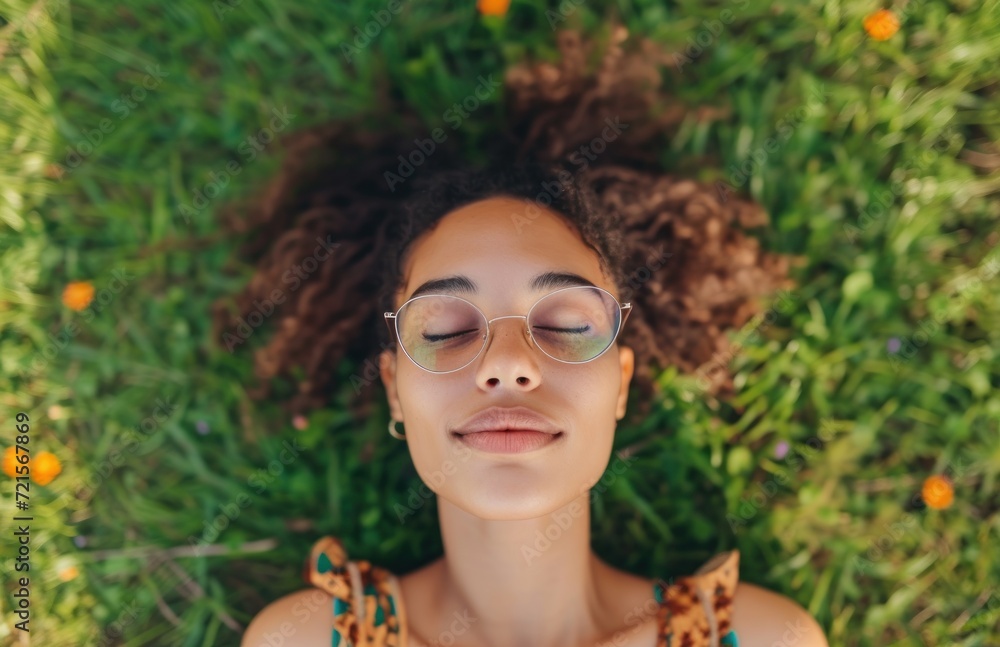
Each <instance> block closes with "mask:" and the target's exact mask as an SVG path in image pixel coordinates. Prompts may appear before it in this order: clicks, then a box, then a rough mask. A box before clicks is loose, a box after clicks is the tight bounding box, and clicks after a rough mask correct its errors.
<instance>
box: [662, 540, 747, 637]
mask: <svg viewBox="0 0 1000 647" xmlns="http://www.w3.org/2000/svg"><path fill="white" fill-rule="evenodd" d="M739 566H740V553H739V551H737V550H731V551H729V552H725V553H719V554H718V555H716V556H714V557H713V558H712V559H710V560H708V561H707V562H705V564H704V565H703V566H702V567H701V568H699V569H698V570H697V571H696V572H695V573H694V575H688V576H685V577H682V578H680V579H678V580H677V581H676V582H674V583H673V584H668V583H664V582H663V580H660V581H658V582H657V583H656V586H655V587H654V592H655V595H656V601H657V602H659V603H660V613H659V615H658V617H659V626H660V629H659V634H660V635H659V638H658V640H657V647H674V646H677V645H688V646H690V647H719V646H720V645H733V646H734V647H735V645H736V635H735V633H734V632H733V631H732V627H731V620H732V605H733V598H734V597H735V595H736V585H737V584H738V582H739Z"/></svg>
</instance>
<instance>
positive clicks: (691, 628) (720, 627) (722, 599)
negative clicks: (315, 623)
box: [303, 536, 740, 647]
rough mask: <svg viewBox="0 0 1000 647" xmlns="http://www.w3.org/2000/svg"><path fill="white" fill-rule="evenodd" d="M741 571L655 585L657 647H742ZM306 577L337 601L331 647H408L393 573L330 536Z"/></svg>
mask: <svg viewBox="0 0 1000 647" xmlns="http://www.w3.org/2000/svg"><path fill="white" fill-rule="evenodd" d="M739 566H740V553H739V551H737V550H732V551H729V552H725V553H719V554H718V555H716V556H715V557H713V558H712V559H710V560H708V561H707V562H706V563H705V564H704V565H703V566H702V567H701V568H699V569H698V570H697V571H696V572H695V573H694V575H687V576H684V577H681V578H680V579H678V580H677V581H676V582H673V583H668V582H664V581H663V580H657V581H656V582H655V583H654V584H653V595H654V598H655V600H656V604H657V608H656V617H657V626H658V627H659V629H658V630H657V639H656V645H655V647H721V646H725V647H738V644H739V643H738V641H737V638H736V632H735V631H733V630H732V629H731V627H730V618H731V616H732V606H733V597H734V596H735V593H736V584H737V582H738V581H739ZM303 577H304V579H305V581H306V583H307V584H311V585H313V586H315V587H317V588H320V589H322V590H324V591H326V592H327V593H329V594H330V595H331V596H332V597H333V615H332V616H331V628H332V631H333V637H332V643H331V644H332V645H333V647H409V645H408V644H407V639H406V610H405V609H404V608H403V597H402V594H401V590H400V588H399V582H398V581H397V580H396V576H395V575H393V574H392V573H390V572H389V571H387V570H385V569H384V568H380V567H378V566H372V565H371V564H370V563H369V562H368V561H367V560H357V561H352V560H349V559H348V558H347V551H345V550H344V546H343V544H342V543H341V542H340V540H339V539H337V538H336V537H330V536H327V537H323V538H322V539H320V540H319V541H317V542H316V543H315V544H314V545H313V548H312V553H311V555H310V558H309V561H308V562H307V563H306V564H305V569H304V571H303ZM720 636H721V639H720Z"/></svg>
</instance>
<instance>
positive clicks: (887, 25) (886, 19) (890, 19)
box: [865, 9, 899, 40]
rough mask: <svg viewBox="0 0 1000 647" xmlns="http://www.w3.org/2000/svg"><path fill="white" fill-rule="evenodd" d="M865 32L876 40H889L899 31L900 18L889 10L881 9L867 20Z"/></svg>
mask: <svg viewBox="0 0 1000 647" xmlns="http://www.w3.org/2000/svg"><path fill="white" fill-rule="evenodd" d="M865 31H866V32H868V35H869V36H871V37H872V38H874V39H875V40H889V39H890V38H892V37H893V35H894V34H895V33H896V32H897V31H899V18H897V17H896V14H894V13H892V12H891V11H889V10H888V9H879V10H878V11H876V12H875V13H873V14H870V15H869V16H868V17H867V18H865Z"/></svg>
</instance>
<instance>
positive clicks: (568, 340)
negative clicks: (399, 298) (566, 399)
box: [384, 286, 632, 373]
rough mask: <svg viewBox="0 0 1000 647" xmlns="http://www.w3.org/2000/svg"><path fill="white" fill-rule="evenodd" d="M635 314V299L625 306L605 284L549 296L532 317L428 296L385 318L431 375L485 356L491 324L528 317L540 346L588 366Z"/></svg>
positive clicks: (535, 307) (533, 337)
mask: <svg viewBox="0 0 1000 647" xmlns="http://www.w3.org/2000/svg"><path fill="white" fill-rule="evenodd" d="M630 312H632V304H631V303H626V304H625V305H621V304H620V303H618V300H617V299H615V297H614V296H612V294H611V293H610V292H608V291H607V290H605V289H603V288H599V287H595V286H572V287H568V288H562V289H559V290H556V291H555V292H550V293H549V294H547V295H545V296H543V297H542V298H541V299H539V300H538V301H536V302H535V304H534V305H533V306H531V309H530V310H528V314H527V315H508V316H504V317H494V318H493V319H489V320H487V319H486V315H485V314H483V311H482V310H480V309H479V308H477V307H476V306H475V305H474V304H472V303H471V302H469V301H466V300H465V299H463V298H461V297H456V296H450V295H444V294H425V295H420V296H417V297H413V298H412V299H410V300H409V301H407V302H406V303H404V304H403V305H402V306H400V308H399V310H397V311H396V312H394V313H393V312H386V313H384V316H385V323H386V325H387V326H389V330H390V331H391V332H394V333H395V335H396V339H398V340H399V346H400V348H402V349H403V352H404V353H405V354H406V356H407V357H409V358H410V360H411V361H412V362H413V363H414V364H416V365H417V366H419V367H420V368H422V369H424V370H425V371H429V372H431V373H452V372H454V371H458V370H460V369H463V368H465V367H466V366H468V365H469V364H471V363H472V362H473V361H474V360H475V359H476V358H477V357H479V355H480V353H482V352H483V349H484V348H486V346H487V344H488V343H489V338H490V334H491V333H490V331H491V326H490V324H492V323H493V322H494V321H496V320H497V319H512V318H520V319H524V320H525V328H526V329H527V333H528V338H529V339H530V341H531V343H532V344H533V345H534V346H535V347H536V348H537V349H538V350H540V351H542V352H543V353H545V354H546V355H548V356H549V357H551V358H552V359H554V360H557V361H560V362H565V363H567V364H583V363H584V362H590V361H592V360H595V359H597V358H598V357H600V356H601V355H603V354H604V352H605V351H607V350H608V349H609V348H611V345H612V344H613V343H614V341H615V339H617V337H618V333H619V332H621V329H622V326H623V325H625V320H626V319H628V315H629V313H630ZM391 320H394V322H395V325H393V323H392V321H391Z"/></svg>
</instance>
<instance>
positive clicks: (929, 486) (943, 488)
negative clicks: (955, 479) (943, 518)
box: [920, 474, 955, 510]
mask: <svg viewBox="0 0 1000 647" xmlns="http://www.w3.org/2000/svg"><path fill="white" fill-rule="evenodd" d="M920 496H921V497H923V499H924V503H926V504H927V505H928V507H931V508H934V509H935V510H944V509H945V508H947V507H948V506H950V505H951V502H952V501H954V499H955V490H954V488H953V487H952V485H951V481H950V480H949V479H948V477H946V476H939V475H937V474H935V475H933V476H928V477H927V479H926V480H925V481H924V487H923V488H922V489H921V490H920Z"/></svg>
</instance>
